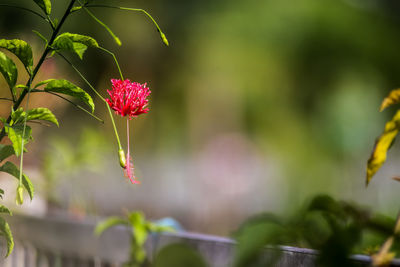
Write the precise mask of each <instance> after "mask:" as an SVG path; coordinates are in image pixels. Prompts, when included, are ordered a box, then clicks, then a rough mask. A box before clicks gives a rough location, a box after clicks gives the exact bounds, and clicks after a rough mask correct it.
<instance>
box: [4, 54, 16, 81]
mask: <svg viewBox="0 0 400 267" xmlns="http://www.w3.org/2000/svg"><path fill="white" fill-rule="evenodd" d="M0 72H1V73H2V74H3V76H4V78H5V79H6V81H7V83H8V86H9V87H10V88H14V86H15V83H16V82H17V78H18V70H17V67H16V66H15V64H14V62H13V61H12V60H11V59H10V58H9V57H7V56H6V54H4V53H3V52H0Z"/></svg>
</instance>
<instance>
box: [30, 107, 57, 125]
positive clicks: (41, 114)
mask: <svg viewBox="0 0 400 267" xmlns="http://www.w3.org/2000/svg"><path fill="white" fill-rule="evenodd" d="M26 120H27V121H31V120H43V121H48V122H51V123H54V124H55V125H57V126H59V125H58V121H57V118H56V116H54V114H53V113H52V112H51V111H50V110H49V109H48V108H34V109H31V110H29V111H28V113H27V117H26Z"/></svg>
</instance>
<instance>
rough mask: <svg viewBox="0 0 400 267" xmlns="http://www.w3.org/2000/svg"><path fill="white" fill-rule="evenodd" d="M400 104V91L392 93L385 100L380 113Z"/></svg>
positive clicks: (396, 90)
mask: <svg viewBox="0 0 400 267" xmlns="http://www.w3.org/2000/svg"><path fill="white" fill-rule="evenodd" d="M398 103H400V89H395V90H392V91H390V93H389V95H388V96H387V97H385V99H383V101H382V104H381V107H380V111H382V110H384V109H385V108H387V107H389V106H391V105H395V104H398Z"/></svg>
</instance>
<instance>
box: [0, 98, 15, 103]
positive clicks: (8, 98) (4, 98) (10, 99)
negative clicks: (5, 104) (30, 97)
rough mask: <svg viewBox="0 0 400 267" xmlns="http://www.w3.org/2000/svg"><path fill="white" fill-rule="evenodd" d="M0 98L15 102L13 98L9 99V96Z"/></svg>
mask: <svg viewBox="0 0 400 267" xmlns="http://www.w3.org/2000/svg"><path fill="white" fill-rule="evenodd" d="M0 100H7V101H11V102H14V100H12V99H9V98H7V97H0Z"/></svg>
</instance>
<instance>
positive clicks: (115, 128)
mask: <svg viewBox="0 0 400 267" xmlns="http://www.w3.org/2000/svg"><path fill="white" fill-rule="evenodd" d="M57 54H58V55H59V56H61V57H62V58H63V59H64V60H65V61H66V62H67V63H68V64H69V65H70V66H71V67H72V68H73V69H74V70H75V71H76V72H77V73H78V75H79V76H80V77H81V78H82V80H84V81H85V83H86V84H87V85H88V86H89V87H90V89H92V90H93V91H94V92H95V93H96V95H97V96H98V97H99V98H100V99H101V100H103V102H104V103H105V104H106V106H107V109H108V113H109V114H110V119H111V122H112V125H113V128H114V133H115V137H116V138H117V143H118V149H122V146H121V141H120V140H119V135H118V131H117V127H116V126H115V122H114V117H113V114H112V112H111V109H110V105H108V103H107V101H106V100H105V99H104V98H103V97H102V96H101V95H100V94H99V92H97V90H96V89H94V87H93V86H92V85H91V84H90V82H89V81H88V80H87V79H86V78H85V77H84V76H83V74H82V73H81V72H80V71H79V70H78V69H77V68H76V67H75V66H74V64H72V63H71V62H70V61H69V60H68V59H67V58H66V57H64V56H63V55H62V54H61V53H57Z"/></svg>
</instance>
